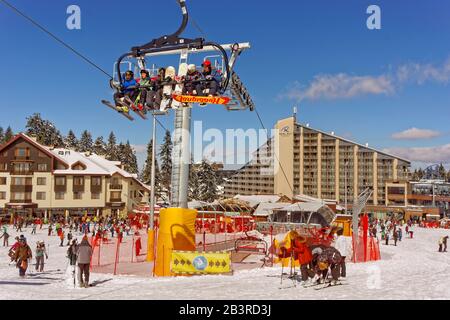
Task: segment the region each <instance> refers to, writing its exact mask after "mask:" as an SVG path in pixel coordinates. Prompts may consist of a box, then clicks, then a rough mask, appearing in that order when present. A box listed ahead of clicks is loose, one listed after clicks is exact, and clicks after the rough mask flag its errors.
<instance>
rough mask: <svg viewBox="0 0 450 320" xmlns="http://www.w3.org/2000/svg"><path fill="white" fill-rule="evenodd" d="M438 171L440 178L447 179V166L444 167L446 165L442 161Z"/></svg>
mask: <svg viewBox="0 0 450 320" xmlns="http://www.w3.org/2000/svg"><path fill="white" fill-rule="evenodd" d="M438 171H439V177H438V179H444V180H445V178H446V177H447V171H446V170H445V167H444V165H443V164H442V163H441V164H440V165H439V169H438Z"/></svg>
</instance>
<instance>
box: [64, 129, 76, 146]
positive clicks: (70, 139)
mask: <svg viewBox="0 0 450 320" xmlns="http://www.w3.org/2000/svg"><path fill="white" fill-rule="evenodd" d="M64 144H65V146H66V148H68V149H71V150H76V149H77V146H78V139H77V136H76V135H75V133H74V132H73V131H72V130H69V133H68V134H67V136H66V138H65V139H64Z"/></svg>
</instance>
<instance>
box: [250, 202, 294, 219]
mask: <svg viewBox="0 0 450 320" xmlns="http://www.w3.org/2000/svg"><path fill="white" fill-rule="evenodd" d="M288 205H290V203H287V202H277V203H269V202H265V203H260V204H259V206H258V208H256V210H255V212H254V213H253V215H254V216H259V217H267V216H269V215H270V214H271V213H272V211H273V210H274V209H280V208H284V207H286V206H288Z"/></svg>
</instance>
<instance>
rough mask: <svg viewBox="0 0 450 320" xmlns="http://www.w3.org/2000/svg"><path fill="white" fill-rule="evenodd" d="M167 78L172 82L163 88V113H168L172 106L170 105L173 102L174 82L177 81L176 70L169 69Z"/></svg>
mask: <svg viewBox="0 0 450 320" xmlns="http://www.w3.org/2000/svg"><path fill="white" fill-rule="evenodd" d="M165 77H166V79H167V78H169V79H170V81H169V83H167V84H165V85H164V87H163V96H162V100H161V106H160V110H161V111H166V109H167V108H168V107H169V106H170V103H171V102H172V91H173V81H174V80H175V68H174V67H167V69H166V74H165Z"/></svg>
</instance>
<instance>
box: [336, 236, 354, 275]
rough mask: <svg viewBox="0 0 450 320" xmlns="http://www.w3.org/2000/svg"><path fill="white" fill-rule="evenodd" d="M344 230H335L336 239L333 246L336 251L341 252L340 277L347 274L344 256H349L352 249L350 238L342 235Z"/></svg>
mask: <svg viewBox="0 0 450 320" xmlns="http://www.w3.org/2000/svg"><path fill="white" fill-rule="evenodd" d="M343 233H344V230H343V229H339V230H338V232H337V235H338V237H337V239H336V242H335V243H334V247H335V248H336V250H337V251H339V253H340V254H341V257H342V259H341V262H340V265H339V267H340V271H341V277H343V278H345V277H346V276H347V268H346V265H345V258H346V257H349V256H350V255H351V250H352V239H351V238H350V237H345V236H344V235H343Z"/></svg>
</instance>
